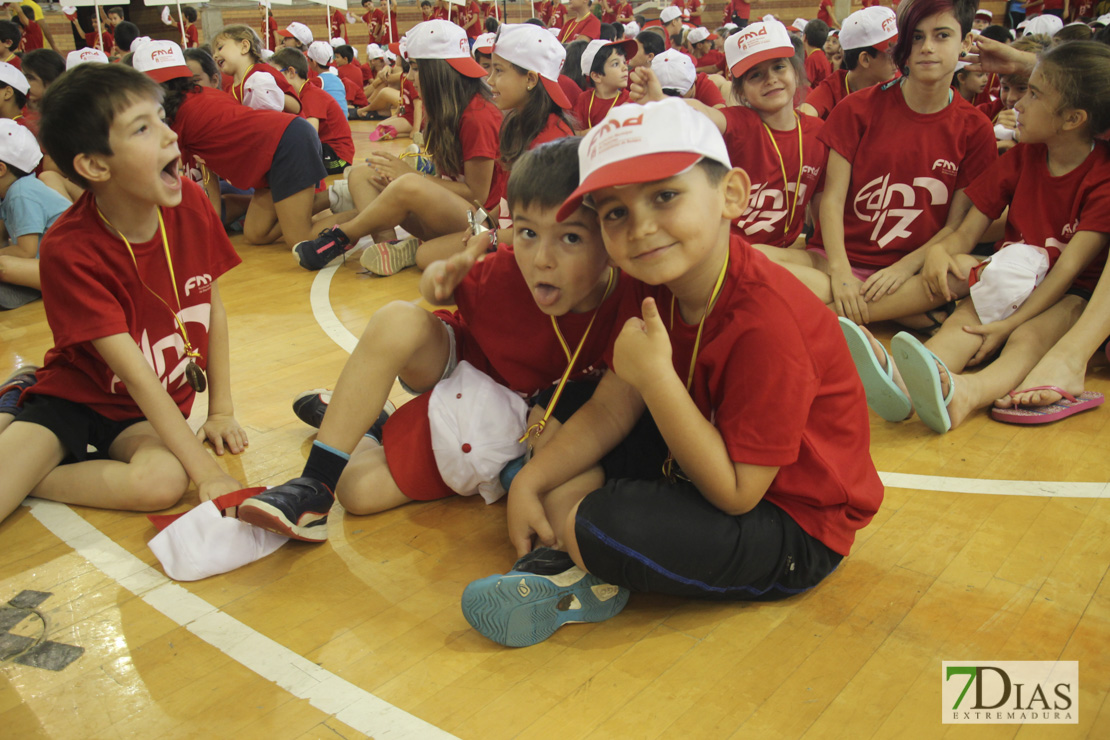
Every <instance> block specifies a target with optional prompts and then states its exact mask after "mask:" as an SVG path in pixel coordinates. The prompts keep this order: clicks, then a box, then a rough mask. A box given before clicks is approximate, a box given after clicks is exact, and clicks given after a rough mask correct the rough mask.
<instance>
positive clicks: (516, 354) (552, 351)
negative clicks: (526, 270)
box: [436, 245, 632, 397]
mask: <svg viewBox="0 0 1110 740" xmlns="http://www.w3.org/2000/svg"><path fill="white" fill-rule="evenodd" d="M631 283H632V281H631V280H630V279H629V278H627V277H625V276H623V275H621V276H620V279H619V280H618V282H617V285H616V288H614V290H613V292H612V293H611V294H610V295H609V297H608V298H606V299H605V300H604V301H602V303H601V306H600V307H599V309H598V313H597V319H596V320H595V321H594V325H593V327H592V328H591V329H590V333H589V335H587V337H586V344H585V345H584V346H583V347H582V352H581V353H580V354H579V356H578V362H577V363H575V369H574V372H572V373H571V376H570V379H571V380H582V379H586V378H594V379H596V378H598V377H599V376H600V375H601V367H600V365H601V358H602V356H603V355H604V354H605V350H606V348H607V347H608V345H609V341H610V338H611V336H612V334H613V326H614V321H615V320H616V316H617V310H618V309H619V307H620V304H621V297H622V296H623V294H624V293H625V292H626V291H627V289H628V288H627V286H629V285H630V284H631ZM455 303H456V305H457V306H458V310H457V311H454V312H450V311H436V315H438V316H440V317H442V318H444V319H446V320H447V321H448V322H449V323H451V324H452V325H453V326H454V328H455V355H456V357H458V359H459V360H466V361H467V362H469V363H470V364H471V365H473V366H474V367H476V368H478V369H479V370H481V371H482V372H484V373H486V374H487V375H489V376H490V377H492V378H493V379H494V380H496V381H497V382H498V383H501V384H502V385H505V386H508V387H509V388H511V389H513V390H514V391H516V392H517V393H520V394H521V395H523V396H525V397H530V396H534V395H535V394H536V393H538V392H539V391H542V390H544V389H546V388H548V387H550V386H552V385H554V384H556V383H558V382H559V378H560V377H562V375H563V372H564V371H565V370H566V368H567V356H566V354H565V353H564V352H563V348H562V345H561V344H560V343H559V339H558V337H557V336H556V335H555V329H554V327H552V325H551V317H550V316H548V315H547V314H545V313H543V312H542V311H540V309H539V307H538V306H536V302H535V300H534V299H533V298H532V291H531V290H530V289H529V287H528V284H527V283H526V282H524V277H523V276H522V275H521V274H520V268H518V267H517V264H516V258H515V257H514V256H513V249H512V247H509V246H505V245H501V246H499V247H498V248H497V251H496V252H495V253H493V254H489V255H486V257H485V259H483V260H482V261H481V262H477V263H475V265H474V266H473V267H472V268H470V272H468V273H467V274H466V277H464V278H463V279H462V282H460V283H459V286H458V287H457V288H455ZM593 313H594V312H593V311H587V312H585V313H568V314H565V315H563V316H559V317H557V318H556V321H557V322H558V324H559V331H560V332H562V334H563V339H564V340H566V343H567V345H568V346H570V347H571V348H572V350H573V348H575V347H577V346H578V343H579V342H580V341H581V340H582V335H583V334H584V333H585V331H586V327H587V326H588V325H589V323H590V320H591V319H592V318H593ZM521 337H527V338H528V341H527V342H526V343H523V344H522V343H521Z"/></svg>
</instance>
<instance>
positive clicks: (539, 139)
mask: <svg viewBox="0 0 1110 740" xmlns="http://www.w3.org/2000/svg"><path fill="white" fill-rule="evenodd" d="M568 136H574V131H572V130H571V128H570V126H568V125H567V122H566V121H564V120H563V118H562V116H560V115H559V114H558V113H552V114H551V115H549V116H548V117H547V123H545V124H544V126H543V128H542V129H540V132H539V133H538V134H536V136H535V138H534V139H532V143H531V144H529V145H528V148H529V149H535V148H536V147H538V146H539V145H540V144H546V143H547V142H549V141H555V140H556V139H565V138H566V137H568Z"/></svg>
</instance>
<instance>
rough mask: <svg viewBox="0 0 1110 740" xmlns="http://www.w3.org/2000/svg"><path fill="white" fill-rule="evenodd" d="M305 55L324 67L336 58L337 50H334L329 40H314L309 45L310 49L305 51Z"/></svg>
mask: <svg viewBox="0 0 1110 740" xmlns="http://www.w3.org/2000/svg"><path fill="white" fill-rule="evenodd" d="M305 55H306V56H307V57H308V58H309V59H311V60H312V61H314V62H316V63H317V64H319V65H321V66H323V67H326V66H328V65H329V64H331V60H332V59H334V58H335V52H334V51H332V48H331V44H329V43H328V42H327V41H313V42H312V43H311V44H309V45H308V51H307V52H305Z"/></svg>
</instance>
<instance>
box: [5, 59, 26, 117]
mask: <svg viewBox="0 0 1110 740" xmlns="http://www.w3.org/2000/svg"><path fill="white" fill-rule="evenodd" d="M30 89H31V83H29V82H27V78H26V77H25V76H24V75H23V72H21V71H20V70H19V68H18V67H14V66H12V65H11V64H8V63H7V62H0V118H10V119H12V120H13V121H20V122H22V121H23V107H24V106H25V105H27V91H28V90H30ZM23 125H26V124H25V123H24V124H23Z"/></svg>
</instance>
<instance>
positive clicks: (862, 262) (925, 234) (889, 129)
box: [813, 80, 998, 268]
mask: <svg viewBox="0 0 1110 740" xmlns="http://www.w3.org/2000/svg"><path fill="white" fill-rule="evenodd" d="M820 139H821V141H823V142H824V143H825V144H827V145H828V146H829V148H830V149H833V150H835V151H836V152H837V153H839V154H840V155H841V156H842V157H844V158H845V159H847V160H848V161H849V162H851V163H852V179H851V182H850V183H849V186H848V193H847V196H846V200H845V208H844V244H845V246H846V248H847V252H848V259H849V261H851V263H852V264H853V265H857V266H861V267H867V268H882V267H886V266H888V265H891V264H894V263H895V262H897V261H898V260H899V259H900V258H901V257H902V256H904V255H906V254H909V253H910V252H912V251H913V250H915V249H917V248H918V247H920V246H921V245H922V244H924V243H925V242H927V241H928V240H929V239H932V238H933V236H934V235H935V234H936V233H937V232H938V231H939V230H940V229H941V228H942V227H943V226H944V224H945V221H946V220H947V218H948V206H949V204H951V202H952V196H953V195H955V193H956V191H957V190H961V189H963V188H966V187H967V186H968V185H969V184H970V183H971V180H972V179H973V178H974V177H975V176H976V175H978V174H979V173H980V172H982V171H983V170H984V169H986V167H987V166H988V165H990V163H991V162H993V161H994V160H995V159H996V158H997V157H998V152H997V149H996V148H995V143H994V130H993V129H992V128H991V125H990V122H989V121H988V120H987V119H986V118H985V117H984V116H983V114H982V113H980V112H979V111H977V110H975V109H974V108H972V107H971V105H970V104H968V102H967V101H966V100H964V99H963V98H961V97H960V96H959V95H953V96H952V102H951V103H949V104H948V106H947V107H946V108H944V110H942V111H939V112H937V113H930V114H928V115H922V114H920V113H915V112H914V111H912V110H910V108H909V106H907V105H906V101H905V98H903V97H902V88H901V85H900V84H899V82H898V81H896V80H892V81H891V82H888V83H886V84H884V85H875V86H874V87H869V88H868V89H866V90H860V91H858V92H855V93H852V94H851V95H849V96H848V97H846V98H844V100H843V101H841V103H840V104H839V105H838V106H836V108H835V109H833V112H832V113H831V114H830V115H829V118H828V121H827V122H826V125H825V127H824V128H823V129H822V130H821V133H820ZM857 153H858V154H859V156H857ZM813 243H814V245H815V246H818V247H823V246H824V243H823V241H822V239H821V226H820V223H819V224H818V227H817V233H816V234H815V235H814V237H813Z"/></svg>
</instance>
